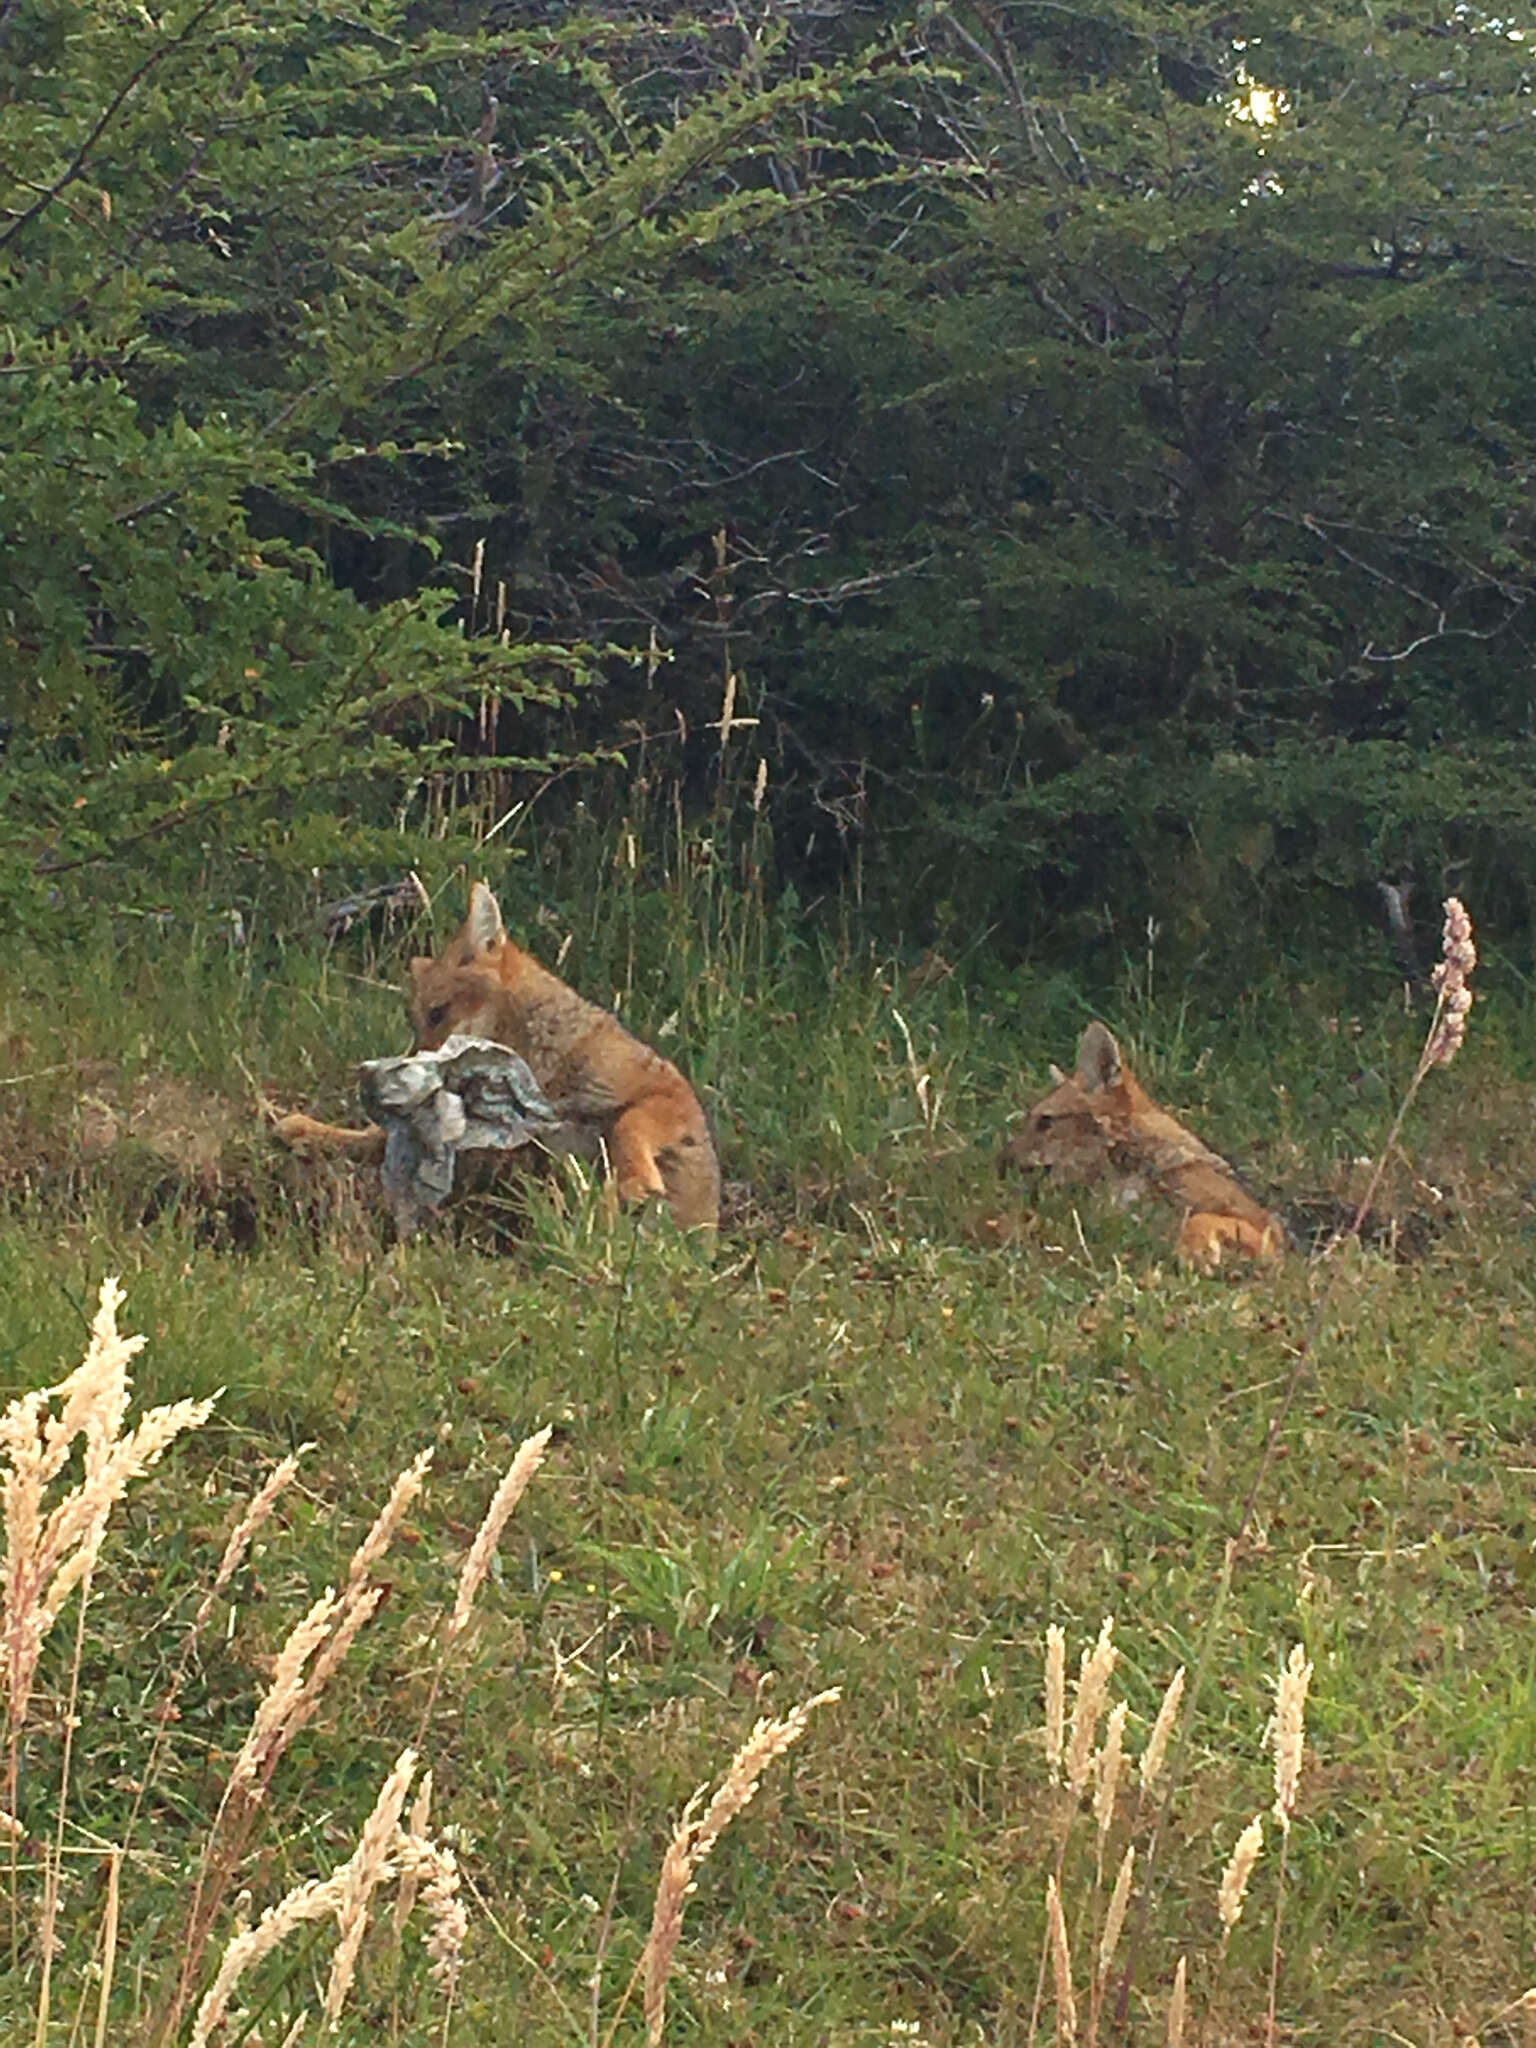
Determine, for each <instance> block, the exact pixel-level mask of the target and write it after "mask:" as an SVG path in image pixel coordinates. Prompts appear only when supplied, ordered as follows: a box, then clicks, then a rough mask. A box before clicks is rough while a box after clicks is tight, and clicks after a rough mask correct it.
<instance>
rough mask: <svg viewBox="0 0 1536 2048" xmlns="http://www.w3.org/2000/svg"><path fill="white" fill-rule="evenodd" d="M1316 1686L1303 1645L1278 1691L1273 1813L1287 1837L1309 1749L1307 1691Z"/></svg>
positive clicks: (1282, 1676) (1295, 1648) (1298, 1647)
mask: <svg viewBox="0 0 1536 2048" xmlns="http://www.w3.org/2000/svg"><path fill="white" fill-rule="evenodd" d="M1311 1683H1312V1666H1311V1664H1310V1663H1309V1662H1308V1660H1307V1655H1306V1652H1305V1651H1304V1650H1303V1649H1302V1647H1301V1644H1300V1643H1294V1644H1292V1646H1291V1654H1290V1656H1289V1658H1288V1659H1287V1660H1286V1666H1285V1669H1284V1670H1283V1671H1282V1672H1281V1674H1280V1682H1279V1685H1278V1686H1277V1688H1276V1691H1275V1721H1274V1744H1275V1803H1274V1805H1273V1807H1272V1808H1271V1809H1270V1811H1271V1812H1272V1813H1273V1814H1274V1816H1275V1819H1276V1820H1277V1821H1278V1822H1279V1823H1280V1826H1281V1829H1282V1831H1283V1832H1284V1833H1285V1834H1289V1833H1290V1831H1291V1815H1292V1814H1293V1813H1294V1812H1295V1810H1296V1788H1297V1786H1298V1784H1299V1783H1300V1781H1301V1759H1302V1752H1303V1750H1304V1749H1305V1747H1306V1716H1307V1688H1308V1686H1309V1685H1310V1684H1311Z"/></svg>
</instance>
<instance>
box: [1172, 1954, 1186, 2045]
mask: <svg viewBox="0 0 1536 2048" xmlns="http://www.w3.org/2000/svg"><path fill="white" fill-rule="evenodd" d="M1188 2004H1189V1958H1188V1957H1187V1956H1180V1957H1179V1966H1178V1968H1177V1969H1176V1970H1175V1971H1174V1973H1173V1996H1172V1997H1171V1998H1170V1999H1169V2001H1168V2048H1184V2021H1185V2018H1186V2016H1187V2013H1188Z"/></svg>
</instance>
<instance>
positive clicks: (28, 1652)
mask: <svg viewBox="0 0 1536 2048" xmlns="http://www.w3.org/2000/svg"><path fill="white" fill-rule="evenodd" d="M123 1299H124V1295H123V1290H122V1288H121V1287H120V1286H119V1285H118V1283H117V1281H116V1280H115V1279H106V1280H103V1281H102V1283H101V1294H100V1298H99V1304H98V1307H97V1310H96V1315H95V1318H94V1319H93V1321H92V1324H91V1337H90V1343H89V1345H88V1347H87V1350H86V1354H85V1357H84V1359H83V1360H82V1362H81V1363H80V1365H79V1366H77V1367H76V1369H75V1371H74V1372H72V1373H71V1374H70V1375H69V1377H68V1378H67V1379H64V1380H61V1381H60V1382H59V1384H58V1385H57V1386H55V1387H43V1388H39V1389H37V1390H35V1391H34V1392H32V1393H30V1394H23V1395H21V1396H20V1397H19V1398H18V1399H17V1400H15V1401H12V1402H11V1404H10V1406H9V1407H8V1408H7V1409H6V1410H5V1413H4V1414H3V1415H0V1456H3V1458H4V1461H5V1470H4V1472H3V1474H0V1523H3V1526H4V1532H5V1559H4V1566H3V1580H4V1595H3V1621H0V1629H3V1641H0V1660H3V1675H4V1688H5V1712H6V1719H7V1722H8V1724H9V1726H10V1729H11V1733H12V1736H13V1737H14V1736H15V1734H16V1732H17V1731H18V1730H19V1729H20V1728H21V1726H22V1724H23V1723H24V1721H25V1720H26V1716H27V1707H28V1705H29V1703H30V1700H31V1697H32V1686H33V1682H34V1680H35V1678H36V1676H37V1665H38V1659H39V1657H40V1656H41V1654H42V1647H43V1643H44V1642H45V1640H46V1639H47V1636H48V1633H49V1631H50V1630H51V1629H52V1627H53V1625H54V1623H55V1622H56V1621H57V1620H58V1618H59V1615H60V1613H61V1612H62V1611H63V1607H64V1603H65V1602H66V1601H67V1600H68V1598H69V1596H70V1594H71V1593H72V1592H73V1591H74V1590H75V1588H76V1587H77V1586H79V1585H81V1584H83V1583H85V1582H87V1581H88V1580H89V1578H90V1575H91V1572H92V1570H93V1569H94V1567H95V1563H96V1559H97V1556H98V1554H99V1553H100V1550H101V1544H102V1538H103V1537H104V1536H105V1534H106V1528H107V1522H108V1519H109V1517H110V1515H111V1512H112V1509H113V1508H114V1507H115V1506H116V1504H117V1502H118V1501H119V1500H121V1499H122V1497H123V1495H124V1494H125V1493H126V1492H127V1490H128V1487H129V1485H130V1484H131V1483H132V1481H133V1480H135V1479H137V1478H139V1477H141V1476H142V1474H144V1473H145V1472H147V1471H148V1470H149V1468H150V1467H151V1466H152V1465H153V1464H155V1463H156V1462H157V1460H158V1459H159V1458H160V1457H161V1456H162V1455H163V1453H164V1452H165V1451H166V1449H167V1448H168V1447H169V1445H170V1444H171V1443H172V1442H173V1441H174V1439H175V1438H176V1437H178V1436H179V1435H180V1434H181V1433H182V1432H183V1431H184V1430H188V1429H198V1428H200V1427H201V1426H202V1424H203V1423H204V1422H206V1421H207V1419H208V1417H209V1415H210V1414H211V1413H212V1411H213V1400H212V1399H210V1400H206V1401H175V1402H172V1403H171V1404H170V1405H169V1406H168V1407H164V1408H152V1409H150V1410H149V1412H148V1413H147V1414H146V1415H145V1416H143V1418H142V1419H141V1420H140V1421H139V1423H138V1424H137V1426H136V1427H135V1428H133V1429H131V1430H129V1431H128V1433H127V1434H126V1435H124V1434H123V1423H124V1420H125V1418H126V1416H127V1412H128V1396H129V1379H128V1361H129V1360H130V1359H131V1358H133V1357H134V1356H135V1355H136V1353H138V1352H139V1351H141V1350H142V1349H143V1346H144V1339H143V1338H142V1337H123V1336H120V1335H119V1333H118V1328H117V1311H118V1309H119V1307H120V1306H121V1305H122V1302H123ZM214 1398H217V1397H216V1396H215V1397H214ZM55 1401H58V1402H60V1403H61V1404H62V1405H61V1407H60V1412H59V1413H58V1414H57V1415H55V1414H53V1413H52V1412H51V1404H52V1403H53V1402H55ZM77 1438H83V1439H84V1443H83V1449H82V1456H81V1476H80V1479H79V1480H78V1482H77V1483H76V1484H75V1485H74V1486H72V1487H71V1488H70V1489H69V1490H68V1492H66V1493H65V1494H64V1495H63V1497H62V1498H61V1499H60V1500H59V1501H58V1502H56V1503H55V1505H54V1506H53V1507H52V1508H51V1509H47V1510H46V1511H45V1508H44V1502H43V1495H44V1491H45V1489H46V1488H47V1487H48V1485H49V1484H50V1483H51V1482H52V1481H53V1480H54V1479H56V1478H57V1477H58V1475H59V1473H60V1472H61V1471H62V1470H63V1468H64V1466H65V1464H66V1463H67V1461H68V1460H69V1458H70V1455H71V1452H72V1450H73V1447H74V1444H75V1441H76V1439H77Z"/></svg>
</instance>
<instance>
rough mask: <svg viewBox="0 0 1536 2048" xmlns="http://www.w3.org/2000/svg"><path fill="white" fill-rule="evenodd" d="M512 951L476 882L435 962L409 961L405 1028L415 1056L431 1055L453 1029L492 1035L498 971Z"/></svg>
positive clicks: (496, 908)
mask: <svg viewBox="0 0 1536 2048" xmlns="http://www.w3.org/2000/svg"><path fill="white" fill-rule="evenodd" d="M515 951H516V948H515V947H514V946H513V945H512V941H511V940H510V939H509V938H508V937H507V933H506V927H505V926H504V925H503V923H502V921H501V906H500V904H498V903H497V901H496V898H495V897H494V896H493V895H492V894H491V892H490V890H489V889H488V888H487V887H486V886H485V884H484V882H476V883H475V885H474V887H473V888H472V889H471V890H470V892H469V915H468V916H467V917H466V918H465V920H464V924H463V927H462V929H461V930H460V931H459V932H458V934H457V936H456V937H454V938H452V939H450V940H449V942H448V944H447V945H446V946H445V947H444V948H443V950H442V952H441V953H439V954H438V956H437V958H436V959H435V960H424V959H417V960H413V961H412V962H411V1028H412V1030H413V1031H414V1032H415V1034H416V1049H417V1051H418V1052H436V1050H437V1048H438V1047H439V1046H440V1045H441V1044H442V1043H443V1041H444V1040H445V1039H447V1038H451V1037H452V1036H453V1034H454V1032H455V1031H459V1032H463V1033H464V1034H465V1035H466V1036H468V1037H470V1038H488V1037H494V1036H495V1035H496V1034H495V1023H496V1004H497V999H498V997H499V995H500V993H501V990H502V987H503V976H502V967H503V964H504V963H505V961H506V959H507V955H508V953H509V952H515Z"/></svg>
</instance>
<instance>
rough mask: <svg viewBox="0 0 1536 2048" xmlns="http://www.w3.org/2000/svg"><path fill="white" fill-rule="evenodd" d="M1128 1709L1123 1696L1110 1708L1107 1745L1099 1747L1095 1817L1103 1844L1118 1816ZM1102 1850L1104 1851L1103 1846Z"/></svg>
mask: <svg viewBox="0 0 1536 2048" xmlns="http://www.w3.org/2000/svg"><path fill="white" fill-rule="evenodd" d="M1129 1711H1130V1709H1129V1708H1128V1707H1127V1705H1126V1703H1125V1701H1124V1700H1120V1701H1118V1702H1117V1704H1116V1705H1115V1706H1113V1707H1111V1708H1110V1711H1109V1721H1108V1724H1107V1725H1106V1727H1105V1730H1104V1747H1103V1748H1102V1749H1101V1750H1100V1751H1099V1754H1098V1758H1097V1761H1096V1764H1095V1773H1096V1776H1095V1783H1094V1788H1093V1817H1094V1819H1095V1820H1096V1821H1097V1822H1098V1824H1099V1841H1100V1844H1101V1845H1102V1843H1103V1840H1104V1837H1105V1836H1106V1835H1107V1834H1108V1833H1109V1829H1110V1823H1111V1822H1112V1821H1113V1820H1114V1817H1115V1800H1116V1797H1117V1796H1118V1794H1119V1791H1120V1779H1121V1776H1122V1774H1123V1772H1124V1769H1125V1717H1126V1715H1127V1713H1128V1712H1129ZM1100 1853H1101V1854H1102V1853H1103V1851H1102V1846H1101V1849H1100Z"/></svg>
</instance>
